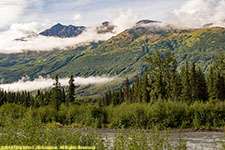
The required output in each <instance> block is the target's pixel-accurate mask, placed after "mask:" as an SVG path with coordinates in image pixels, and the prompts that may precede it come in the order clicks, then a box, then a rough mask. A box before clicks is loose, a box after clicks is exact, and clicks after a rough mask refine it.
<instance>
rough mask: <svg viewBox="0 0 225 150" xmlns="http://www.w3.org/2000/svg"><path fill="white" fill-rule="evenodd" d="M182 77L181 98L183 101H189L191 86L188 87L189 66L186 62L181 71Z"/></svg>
mask: <svg viewBox="0 0 225 150" xmlns="http://www.w3.org/2000/svg"><path fill="white" fill-rule="evenodd" d="M181 75H182V91H181V93H182V98H183V99H184V100H185V101H189V100H190V99H191V95H192V93H191V91H192V90H191V86H190V79H189V76H190V75H189V65H188V62H186V64H185V67H183V68H182V71H181Z"/></svg>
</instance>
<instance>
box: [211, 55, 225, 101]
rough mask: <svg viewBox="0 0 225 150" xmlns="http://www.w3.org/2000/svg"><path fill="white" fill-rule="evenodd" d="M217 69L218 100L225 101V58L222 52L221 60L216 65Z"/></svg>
mask: <svg viewBox="0 0 225 150" xmlns="http://www.w3.org/2000/svg"><path fill="white" fill-rule="evenodd" d="M214 66H215V68H216V75H215V76H216V79H215V88H216V98H217V99H219V100H225V58H224V54H223V52H222V51H220V54H219V58H218V60H217V61H216V62H215V64H214Z"/></svg>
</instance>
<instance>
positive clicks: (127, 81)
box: [124, 78, 130, 103]
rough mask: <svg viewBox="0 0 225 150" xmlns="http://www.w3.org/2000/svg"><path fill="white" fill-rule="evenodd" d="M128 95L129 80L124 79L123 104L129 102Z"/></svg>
mask: <svg viewBox="0 0 225 150" xmlns="http://www.w3.org/2000/svg"><path fill="white" fill-rule="evenodd" d="M129 94H130V88H129V80H128V78H127V79H126V82H125V89H124V102H125V103H128V101H129V97H130V96H129Z"/></svg>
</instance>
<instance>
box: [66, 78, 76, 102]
mask: <svg viewBox="0 0 225 150" xmlns="http://www.w3.org/2000/svg"><path fill="white" fill-rule="evenodd" d="M74 99H75V85H74V79H73V75H71V76H70V80H69V88H68V94H67V97H66V104H67V105H69V103H73V102H74Z"/></svg>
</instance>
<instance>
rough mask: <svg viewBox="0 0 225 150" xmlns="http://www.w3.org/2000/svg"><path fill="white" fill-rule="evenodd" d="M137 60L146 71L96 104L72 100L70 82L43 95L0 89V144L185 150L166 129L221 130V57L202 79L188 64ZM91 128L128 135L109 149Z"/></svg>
mask: <svg viewBox="0 0 225 150" xmlns="http://www.w3.org/2000/svg"><path fill="white" fill-rule="evenodd" d="M145 61H146V62H147V63H148V67H149V68H148V70H149V71H144V73H143V74H142V75H136V76H135V77H134V79H128V78H127V79H126V80H125V81H124V84H123V85H124V86H123V88H120V89H117V90H113V91H108V92H107V93H105V95H102V97H99V98H97V99H76V95H75V91H76V87H77V86H76V85H75V84H74V77H73V75H71V77H70V80H69V83H68V87H62V86H61V84H60V83H59V78H58V76H56V77H55V82H54V84H53V86H52V88H51V89H50V90H38V91H36V92H27V91H23V92H6V91H4V90H0V133H1V134H0V139H1V140H0V145H3V146H6V145H26V146H38V145H43V146H58V147H60V146H61V145H81V146H95V148H96V149H102V150H103V149H115V150H117V149H118V150H119V149H139V148H141V149H143V150H145V149H146V150H147V149H153V150H158V149H179V150H186V149H187V146H186V142H185V141H184V140H182V134H181V136H180V137H179V141H178V142H177V143H176V144H172V143H171V141H170V138H169V137H168V133H167V130H171V129H191V130H195V131H196V130H200V131H201V130H208V131H210V130H213V131H215V130H217V131H222V130H224V126H225V79H224V77H225V58H224V54H223V53H222V52H221V53H220V54H219V57H218V59H217V60H216V61H215V62H214V63H213V65H212V66H211V67H210V70H209V72H203V71H202V70H201V68H200V67H198V66H196V65H195V64H194V63H192V64H189V63H188V62H186V65H185V66H184V67H183V68H182V69H181V70H180V71H178V69H177V62H176V59H175V58H174V57H173V55H172V54H171V53H169V52H166V53H163V54H160V53H159V52H158V51H156V52H155V53H154V54H151V55H148V56H146V57H145ZM129 80H130V81H129ZM132 80H133V81H132ZM97 128H100V129H117V130H124V129H130V131H131V132H128V133H123V132H119V133H116V134H115V135H114V142H113V143H111V142H112V141H110V139H105V140H103V139H102V137H101V135H99V134H98V133H97V132H95V131H94V130H96V129H97ZM77 129H78V130H77ZM83 129H84V130H85V129H88V130H89V132H83V131H82V130H83ZM92 129H94V130H93V131H92ZM143 129H144V131H149V134H146V133H145V132H143V131H141V130H143ZM132 130H136V131H132ZM137 130H138V131H137ZM161 130H163V131H166V132H160V131H161ZM221 144H222V145H221V146H222V147H224V146H225V145H224V143H223V142H222V143H221Z"/></svg>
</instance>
